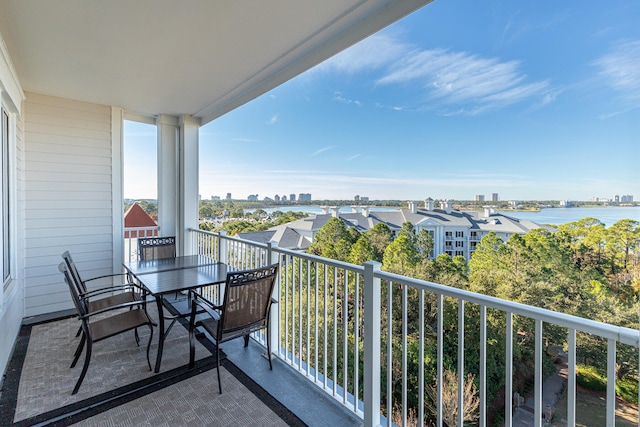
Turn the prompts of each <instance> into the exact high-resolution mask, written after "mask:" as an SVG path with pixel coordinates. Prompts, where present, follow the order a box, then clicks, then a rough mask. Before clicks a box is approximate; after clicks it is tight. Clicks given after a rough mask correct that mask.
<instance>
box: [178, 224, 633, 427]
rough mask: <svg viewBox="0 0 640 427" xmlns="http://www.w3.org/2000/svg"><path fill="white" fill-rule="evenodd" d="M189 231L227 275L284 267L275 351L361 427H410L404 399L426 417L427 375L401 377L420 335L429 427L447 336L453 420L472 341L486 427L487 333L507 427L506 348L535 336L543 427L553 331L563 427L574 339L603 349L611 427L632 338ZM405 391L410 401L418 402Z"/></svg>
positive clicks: (583, 322) (623, 331)
mask: <svg viewBox="0 0 640 427" xmlns="http://www.w3.org/2000/svg"><path fill="white" fill-rule="evenodd" d="M190 231H191V234H192V242H193V251H194V253H198V254H202V255H208V256H211V257H213V258H215V259H218V260H221V261H224V262H227V263H229V264H230V265H231V266H233V267H234V268H239V269H244V268H252V267H257V266H260V265H264V264H266V263H272V262H278V263H279V264H280V278H279V283H278V286H277V288H276V291H275V292H274V295H277V297H278V298H279V304H277V305H274V306H273V310H274V312H272V319H277V321H275V320H272V322H273V323H272V325H273V326H272V336H271V337H270V339H271V340H272V341H271V344H272V345H271V348H272V351H274V353H275V354H276V356H277V357H279V358H280V359H282V360H283V361H284V362H286V363H287V364H288V365H290V366H291V367H292V368H294V369H295V370H297V371H298V372H299V373H300V374H301V375H303V376H305V377H306V378H308V379H309V380H310V381H311V382H313V383H314V384H316V385H317V386H318V387H320V388H321V389H322V390H324V391H325V392H326V393H328V394H329V395H331V396H333V397H334V398H335V399H336V400H338V401H340V402H341V403H342V404H343V405H344V406H345V407H347V408H348V409H349V410H351V411H352V412H353V413H355V414H356V415H357V416H359V417H361V418H362V419H364V425H366V426H375V425H378V424H381V423H382V424H385V423H386V424H387V425H391V424H392V420H394V421H396V422H397V423H399V424H402V425H407V423H408V416H409V414H408V411H407V408H408V400H409V398H414V400H417V401H418V405H417V413H416V414H415V416H416V417H417V419H418V420H424V416H425V412H426V410H427V409H426V408H425V405H424V402H425V396H424V390H425V387H427V386H429V385H431V384H433V382H434V381H433V380H434V378H433V375H429V374H428V373H427V372H425V371H424V363H419V364H418V367H417V368H416V369H417V370H418V372H407V368H408V366H409V365H408V357H409V356H410V354H409V352H410V350H409V348H408V345H409V342H408V337H409V336H410V335H411V336H412V337H416V336H417V337H418V339H417V342H418V344H419V349H418V355H417V358H418V360H424V359H425V351H429V350H430V346H431V344H433V343H434V342H435V344H436V350H435V354H436V356H435V357H436V358H437V362H436V365H437V369H436V373H435V377H436V379H437V381H436V396H438V398H437V402H436V416H437V425H438V426H442V425H443V415H444V414H443V402H442V399H441V396H442V395H443V388H442V387H443V376H444V372H445V368H444V366H445V361H444V354H445V352H444V348H445V345H446V344H445V333H446V338H447V339H448V340H451V339H453V340H454V341H455V345H456V346H457V350H456V354H457V360H456V363H457V374H458V376H457V378H458V387H457V390H458V402H457V407H458V410H459V412H458V413H462V412H463V409H464V408H463V405H464V396H463V386H464V379H465V375H464V374H465V357H469V355H468V354H467V353H466V352H465V348H466V347H465V340H468V339H469V337H471V336H474V335H477V339H478V341H479V342H478V341H476V343H478V348H479V355H477V359H478V363H477V366H475V367H474V371H476V372H477V375H478V378H477V383H478V395H479V400H480V405H479V408H480V409H479V420H478V425H480V426H486V425H487V417H488V414H487V406H488V403H489V402H488V396H487V381H489V380H490V379H488V378H487V363H488V359H487V358H488V356H489V355H488V347H489V345H488V336H489V332H491V333H492V334H495V333H499V334H502V337H503V339H504V348H502V349H501V351H502V352H503V356H502V357H504V361H503V362H504V382H505V385H504V407H505V410H504V419H505V425H506V426H511V425H512V419H513V415H514V412H513V395H514V392H515V390H514V384H513V378H514V366H513V360H514V359H513V357H514V340H515V339H516V338H517V337H518V336H520V335H521V334H524V336H527V337H529V338H532V339H533V346H532V351H533V352H534V355H535V357H534V359H535V360H534V391H533V396H534V408H533V411H534V414H533V421H532V423H533V424H532V425H535V426H542V422H543V421H542V420H543V418H542V415H543V411H544V409H545V408H543V407H542V406H543V405H542V384H543V357H544V351H545V349H544V345H543V339H544V337H545V336H546V335H545V333H546V332H545V331H549V330H551V329H554V330H555V331H556V332H557V330H558V329H559V328H561V330H562V331H564V333H566V337H567V338H566V343H567V356H568V384H567V414H566V419H567V421H568V425H570V426H571V425H575V420H576V418H575V415H576V364H577V359H576V347H577V342H578V338H579V336H581V335H590V336H592V337H596V338H598V339H601V340H603V341H605V342H606V343H607V345H606V350H605V351H606V357H607V378H609V379H611V380H610V381H608V383H607V393H606V396H607V397H606V420H607V421H606V425H607V426H614V425H615V402H616V401H615V399H616V393H615V378H616V375H615V369H616V358H617V355H618V347H619V346H631V348H633V349H634V351H635V352H636V354H637V350H638V347H639V331H637V330H633V329H629V328H623V327H618V326H613V325H608V324H604V323H599V322H595V321H591V320H588V319H584V318H580V317H576V316H571V315H566V314H562V313H557V312H553V311H550V310H546V309H541V308H537V307H533V306H528V305H524V304H520V303H515V302H511V301H506V300H502V299H498V298H494V297H489V296H485V295H481V294H476V293H473V292H469V291H465V290H461V289H456V288H452V287H448V286H443V285H439V284H436V283H431V282H425V281H421V280H417V279H412V278H409V277H405V276H400V275H396V274H392V273H386V272H383V271H381V270H380V264H378V263H375V262H369V263H366V264H365V265H364V266H356V265H352V264H347V263H342V262H338V261H334V260H329V259H326V258H321V257H316V256H313V255H309V254H304V253H298V252H294V251H290V250H285V249H280V248H277V247H275V246H273V245H271V244H268V245H265V244H258V243H255V242H248V241H244V240H241V239H238V238H233V237H228V236H225V235H224V234H219V233H210V232H204V231H200V230H193V229H192V230H190ZM446 309H448V310H449V311H448V313H454V315H455V316H456V318H457V324H455V323H456V321H453V322H449V324H445V320H444V316H445V310H446ZM488 313H491V315H492V316H494V317H495V316H496V315H497V314H499V316H502V317H503V318H504V326H503V328H502V329H501V330H498V331H496V330H495V327H493V328H492V327H491V326H490V325H488ZM416 315H417V320H416V319H415V317H416ZM465 321H466V322H467V324H465ZM472 323H473V325H472ZM527 324H528V325H529V326H530V330H527V328H526V327H523V326H522V325H527ZM517 325H520V326H517ZM472 328H473V329H472ZM396 332H397V333H396ZM256 339H257V340H258V341H259V342H261V343H263V344H264V342H265V341H264V340H265V339H267V337H265V336H264V334H262V335H257V336H256ZM469 343H472V342H471V341H469ZM491 356H492V357H495V355H491ZM398 364H399V366H397V365H398ZM467 368H468V367H467ZM416 383H417V384H416ZM393 384H399V389H400V395H401V398H400V399H399V401H396V400H398V399H395V398H394V393H393V392H392V391H393V390H390V388H389V387H390V385H393ZM412 390H413V391H412ZM416 390H417V391H416ZM410 393H417V399H416V398H415V396H411V395H410ZM394 412H395V413H394ZM458 425H459V426H462V425H463V420H462V417H459V420H458ZM639 425H640V424H639Z"/></svg>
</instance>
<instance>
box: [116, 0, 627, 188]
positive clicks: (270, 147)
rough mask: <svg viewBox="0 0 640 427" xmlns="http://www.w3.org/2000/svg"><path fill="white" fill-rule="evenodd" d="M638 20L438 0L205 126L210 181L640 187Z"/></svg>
mask: <svg viewBox="0 0 640 427" xmlns="http://www.w3.org/2000/svg"><path fill="white" fill-rule="evenodd" d="M639 23H640V2H638V1H637V0H624V1H622V0H621V1H612V2H584V1H582V2H578V1H573V0H571V1H562V2H551V1H545V2H514V1H509V0H501V1H485V2H475V1H473V2H471V1H459V0H446V1H444V0H436V1H434V2H433V3H431V4H429V5H427V6H425V7H424V8H422V9H421V10H419V11H417V12H415V13H413V14H412V15H410V16H408V17H406V18H404V19H402V20H401V21H398V22H397V23H395V24H393V25H391V26H389V27H387V28H386V29H384V30H382V31H381V32H379V33H378V34H376V35H374V36H371V37H370V38H368V39H366V40H364V41H362V42H361V43H359V44H357V45H355V46H353V47H351V48H350V49H348V50H346V51H344V52H342V53H340V54H338V55H336V56H335V57H333V58H331V59H329V60H328V61H326V62H324V63H323V64H320V65H318V66H317V67H315V68H313V69H312V70H310V71H308V72H306V73H304V74H302V75H300V76H298V77H297V78H295V79H293V80H291V81H289V82H287V83H285V84H283V85H281V86H280V87H278V88H276V89H274V90H272V91H271V92H269V93H267V94H265V95H263V96H262V97H260V98H258V99H256V100H254V101H252V102H250V103H248V104H246V105H244V106H242V107H240V108H238V109H236V110H235V111H232V112H230V113H228V114H227V115H225V116H223V117H221V118H219V119H217V120H215V121H213V122H211V123H209V124H207V125H205V126H204V127H202V128H201V132H200V159H201V160H200V194H201V195H202V198H203V199H208V198H210V197H211V196H221V197H224V196H225V195H226V194H227V193H228V192H230V193H232V195H233V197H234V198H237V199H244V198H246V197H247V196H248V195H250V194H258V195H259V198H260V199H262V198H264V197H265V196H267V197H272V198H273V197H274V196H275V195H276V194H278V195H287V196H288V195H289V194H291V193H295V194H298V193H311V194H312V197H313V198H314V199H352V198H353V196H354V195H356V194H357V195H360V196H367V197H369V198H371V199H401V200H410V199H413V200H420V199H424V198H426V197H432V198H434V199H467V200H469V199H473V198H474V196H475V195H476V194H484V195H485V196H486V197H487V198H490V195H491V193H498V194H499V196H500V199H501V200H533V199H535V200H547V199H555V200H560V199H569V200H586V199H588V198H590V197H594V196H595V197H611V196H612V195H614V194H633V195H634V198H635V200H638V199H640V25H639ZM145 134H148V132H147V131H145V130H144V129H142V128H140V127H139V126H133V125H131V124H130V125H128V126H127V127H126V128H125V144H128V145H129V146H130V147H132V150H133V149H134V148H133V147H134V145H135V144H134V143H133V142H132V141H136V142H135V143H138V141H140V142H141V141H143V140H144V139H145V138H147V137H145ZM147 143H150V144H154V143H155V142H154V140H153V138H152V137H151V140H150V142H147ZM127 153H129V152H128V151H126V152H125V157H128V158H129V159H131V158H133V157H135V156H137V154H127ZM133 153H135V151H133ZM129 165H130V164H129V163H127V164H125V170H130V172H126V175H125V180H127V177H134V176H135V174H136V172H135V171H133V169H127V168H128V167H129ZM138 181H140V180H138ZM151 181H152V180H151ZM151 181H148V182H147V183H146V184H145V185H147V187H146V189H145V188H140V189H136V190H133V187H132V185H130V184H127V183H126V182H125V197H151V196H146V195H144V194H143V193H144V192H146V191H149V192H154V196H155V189H154V188H152V187H153V185H155V183H154V182H151ZM128 188H129V189H130V190H127V189H128ZM128 191H129V192H130V193H136V192H137V193H139V194H129V195H128V194H127V192H128Z"/></svg>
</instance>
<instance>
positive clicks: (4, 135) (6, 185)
mask: <svg viewBox="0 0 640 427" xmlns="http://www.w3.org/2000/svg"><path fill="white" fill-rule="evenodd" d="M10 124H11V120H10V116H9V112H8V111H7V110H6V108H4V106H0V143H1V144H2V147H0V164H1V165H2V166H1V169H2V177H1V179H0V205H2V219H1V220H0V234H1V235H2V245H0V264H2V266H1V271H2V276H0V277H1V278H2V285H3V286H2V289H3V291H4V290H6V289H7V288H8V286H9V283H10V282H11V279H12V275H13V268H12V244H13V238H12V237H13V236H12V235H11V223H12V221H13V215H12V208H13V203H12V200H11V186H12V174H11V167H12V161H11V152H12V150H11V133H10Z"/></svg>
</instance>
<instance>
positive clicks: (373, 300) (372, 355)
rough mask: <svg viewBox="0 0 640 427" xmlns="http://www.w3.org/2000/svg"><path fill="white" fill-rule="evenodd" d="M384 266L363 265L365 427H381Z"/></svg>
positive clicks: (374, 264) (373, 263)
mask: <svg viewBox="0 0 640 427" xmlns="http://www.w3.org/2000/svg"><path fill="white" fill-rule="evenodd" d="M381 266H382V264H380V263H379V262H375V261H369V262H366V263H365V264H364V425H365V426H366V427H375V426H378V425H380V307H381V301H380V291H381V285H380V279H376V278H375V277H374V273H375V272H376V271H379V270H380V267H381Z"/></svg>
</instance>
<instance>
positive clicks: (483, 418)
mask: <svg viewBox="0 0 640 427" xmlns="http://www.w3.org/2000/svg"><path fill="white" fill-rule="evenodd" d="M479 383H480V389H479V390H478V391H479V392H480V419H479V423H480V427H486V425H487V307H486V306H485V305H481V306H480V381H479Z"/></svg>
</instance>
